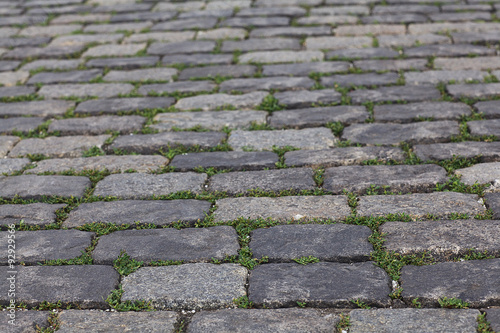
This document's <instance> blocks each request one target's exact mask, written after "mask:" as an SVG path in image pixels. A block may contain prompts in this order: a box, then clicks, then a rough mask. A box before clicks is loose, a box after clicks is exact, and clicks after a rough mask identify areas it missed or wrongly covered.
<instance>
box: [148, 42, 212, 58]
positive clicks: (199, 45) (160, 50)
mask: <svg viewBox="0 0 500 333" xmlns="http://www.w3.org/2000/svg"><path fill="white" fill-rule="evenodd" d="M214 48H215V42H212V41H187V42H174V43H153V44H151V46H149V47H148V53H149V54H153V55H166V54H176V53H198V52H212V51H213V50H214Z"/></svg>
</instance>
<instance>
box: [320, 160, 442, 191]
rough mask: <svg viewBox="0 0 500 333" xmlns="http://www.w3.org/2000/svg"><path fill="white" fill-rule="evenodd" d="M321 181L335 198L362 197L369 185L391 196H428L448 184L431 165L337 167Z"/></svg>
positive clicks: (434, 166) (437, 168) (331, 169)
mask: <svg viewBox="0 0 500 333" xmlns="http://www.w3.org/2000/svg"><path fill="white" fill-rule="evenodd" d="M323 177H324V184H323V188H324V189H325V190H327V191H329V192H333V193H335V194H340V193H343V191H344V190H346V191H348V192H354V193H359V194H362V193H364V192H366V191H367V190H369V189H370V188H371V186H373V185H374V186H377V187H380V188H383V189H384V190H388V191H392V192H403V193H408V192H430V191H432V190H433V189H434V188H435V187H436V184H437V183H445V182H446V181H447V180H448V177H447V174H446V171H445V169H443V168H442V167H440V166H437V165H434V164H430V165H363V166H362V165H354V166H339V167H334V168H328V169H326V170H325V174H324V176H323Z"/></svg>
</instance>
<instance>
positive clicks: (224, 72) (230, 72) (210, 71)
mask: <svg viewBox="0 0 500 333" xmlns="http://www.w3.org/2000/svg"><path fill="white" fill-rule="evenodd" d="M155 69H156V68H155ZM256 72H257V67H255V66H251V65H226V66H206V67H195V68H186V69H184V70H183V71H182V72H181V74H180V75H179V80H189V79H191V78H205V77H211V78H215V77H217V76H223V77H243V76H253V75H254V74H255V73H256Z"/></svg>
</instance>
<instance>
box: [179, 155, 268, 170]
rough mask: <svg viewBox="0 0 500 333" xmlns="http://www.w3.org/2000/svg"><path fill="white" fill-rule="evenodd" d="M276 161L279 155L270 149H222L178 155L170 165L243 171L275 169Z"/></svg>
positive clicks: (187, 168) (181, 168)
mask: <svg viewBox="0 0 500 333" xmlns="http://www.w3.org/2000/svg"><path fill="white" fill-rule="evenodd" d="M276 163H278V155H276V154H275V153H272V152H268V151H262V152H240V151H227V152H226V151H224V152H222V151H221V152H209V153H208V152H207V153H189V154H183V155H176V156H175V157H174V159H173V160H172V162H170V164H169V165H170V166H172V167H174V168H175V169H176V170H179V171H190V170H193V169H195V168H197V167H202V168H214V169H216V170H221V169H230V170H234V171H241V170H259V169H265V168H270V169H273V168H274V167H275V165H276Z"/></svg>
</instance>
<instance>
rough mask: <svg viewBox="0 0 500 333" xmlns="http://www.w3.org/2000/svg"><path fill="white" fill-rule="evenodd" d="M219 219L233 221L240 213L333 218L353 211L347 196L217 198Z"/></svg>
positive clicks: (281, 217) (279, 217) (282, 217)
mask: <svg viewBox="0 0 500 333" xmlns="http://www.w3.org/2000/svg"><path fill="white" fill-rule="evenodd" d="M216 205H217V210H216V211H215V215H214V216H215V220H216V221H232V220H236V219H237V218H239V217H243V218H250V219H257V218H264V219H267V218H270V219H273V220H279V221H285V220H305V221H312V220H315V219H333V220H340V219H344V218H346V217H347V216H349V215H350V213H351V211H350V208H349V206H348V204H347V198H346V197H345V196H329V195H327V196H317V197H316V196H297V197H295V196H285V197H277V198H264V197H249V198H225V199H220V200H217V202H216Z"/></svg>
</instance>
